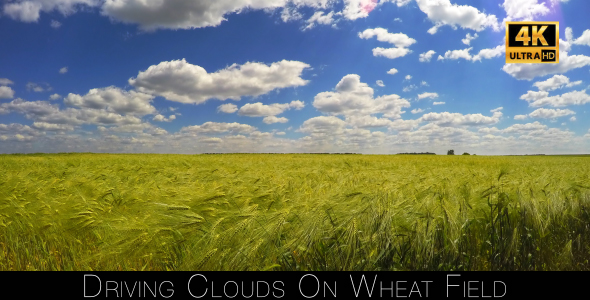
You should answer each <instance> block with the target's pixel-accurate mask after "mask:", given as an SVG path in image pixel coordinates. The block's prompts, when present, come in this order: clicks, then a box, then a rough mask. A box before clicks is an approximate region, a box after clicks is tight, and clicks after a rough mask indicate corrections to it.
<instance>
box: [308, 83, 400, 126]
mask: <svg viewBox="0 0 590 300" xmlns="http://www.w3.org/2000/svg"><path fill="white" fill-rule="evenodd" d="M313 106H314V107H315V108H317V109H318V110H319V111H321V112H324V113H329V114H333V115H351V114H354V115H371V114H376V113H383V114H384V115H383V116H384V117H387V118H399V117H400V115H401V114H402V108H404V107H410V103H409V102H408V101H407V100H406V99H403V98H401V97H400V96H398V95H395V94H393V95H384V96H380V97H377V98H373V89H372V88H371V87H369V86H368V85H367V84H366V83H363V82H361V81H360V76H359V75H356V74H349V75H346V76H344V77H343V78H342V79H341V80H340V82H338V84H337V85H336V89H335V92H322V93H319V94H317V95H316V96H315V98H314V102H313Z"/></svg>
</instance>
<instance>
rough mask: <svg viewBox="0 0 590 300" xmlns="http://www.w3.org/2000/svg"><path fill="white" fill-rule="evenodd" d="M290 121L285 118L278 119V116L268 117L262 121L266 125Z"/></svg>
mask: <svg viewBox="0 0 590 300" xmlns="http://www.w3.org/2000/svg"><path fill="white" fill-rule="evenodd" d="M288 121H289V119H287V118H285V117H276V116H268V117H264V119H262V122H264V123H266V124H274V123H287V122H288Z"/></svg>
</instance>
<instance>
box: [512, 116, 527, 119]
mask: <svg viewBox="0 0 590 300" xmlns="http://www.w3.org/2000/svg"><path fill="white" fill-rule="evenodd" d="M527 118H528V116H527V115H515V116H514V120H526V119H527Z"/></svg>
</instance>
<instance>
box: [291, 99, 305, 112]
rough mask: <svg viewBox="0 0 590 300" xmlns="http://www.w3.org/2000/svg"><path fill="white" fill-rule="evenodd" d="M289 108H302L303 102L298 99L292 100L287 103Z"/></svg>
mask: <svg viewBox="0 0 590 300" xmlns="http://www.w3.org/2000/svg"><path fill="white" fill-rule="evenodd" d="M289 107H290V108H294V109H295V110H302V109H303V108H304V107H305V102H303V101H300V100H293V101H291V103H289Z"/></svg>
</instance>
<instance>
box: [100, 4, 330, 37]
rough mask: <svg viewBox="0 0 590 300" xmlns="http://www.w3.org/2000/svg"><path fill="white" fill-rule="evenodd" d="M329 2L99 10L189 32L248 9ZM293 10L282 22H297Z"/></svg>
mask: <svg viewBox="0 0 590 300" xmlns="http://www.w3.org/2000/svg"><path fill="white" fill-rule="evenodd" d="M329 2H330V1H328V0H292V1H288V0H255V1H252V0H216V1H194V0H176V1H144V0H106V1H105V2H104V4H103V5H102V7H101V14H103V15H105V16H108V17H110V18H111V19H113V20H117V21H121V22H124V23H133V24H139V26H140V28H141V29H143V30H155V29H158V28H168V29H190V28H201V27H208V26H217V25H219V24H221V22H223V21H225V20H226V16H227V15H229V14H231V13H239V12H241V11H244V10H247V9H253V10H261V9H264V10H274V9H277V8H284V7H287V5H288V4H290V3H291V4H293V5H294V6H297V7H299V6H311V7H314V8H326V7H327V5H328V4H329ZM291 9H293V8H291ZM292 11H296V10H291V11H287V12H285V10H284V9H283V12H282V14H281V17H282V19H283V20H291V19H297V14H294V13H293V12H292ZM291 16H295V17H291Z"/></svg>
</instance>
